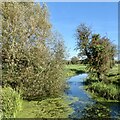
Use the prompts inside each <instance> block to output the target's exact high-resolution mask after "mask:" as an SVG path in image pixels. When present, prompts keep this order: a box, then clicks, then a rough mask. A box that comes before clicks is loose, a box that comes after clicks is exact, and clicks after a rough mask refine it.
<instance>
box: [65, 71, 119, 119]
mask: <svg viewBox="0 0 120 120" xmlns="http://www.w3.org/2000/svg"><path fill="white" fill-rule="evenodd" d="M86 77H87V74H86V73H84V74H80V75H77V76H73V77H71V78H69V79H68V80H67V83H68V85H69V89H67V90H66V91H65V94H66V95H67V96H68V97H69V99H70V100H71V99H72V98H74V97H77V98H78V100H77V101H75V102H73V103H72V104H71V107H72V108H73V109H74V112H73V113H72V114H71V115H70V116H69V117H70V118H78V119H86V118H89V119H90V118H91V119H92V118H95V119H96V118H101V117H102V118H103V119H104V118H105V119H106V118H108V119H114V118H115V119H119V118H120V102H99V103H98V102H97V101H95V100H94V99H92V97H91V96H90V95H89V94H88V93H87V92H86V90H85V89H84V79H85V78H86Z"/></svg>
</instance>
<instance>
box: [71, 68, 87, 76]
mask: <svg viewBox="0 0 120 120" xmlns="http://www.w3.org/2000/svg"><path fill="white" fill-rule="evenodd" d="M70 70H71V71H74V72H75V73H76V74H77V75H78V74H82V73H85V71H84V70H77V69H70Z"/></svg>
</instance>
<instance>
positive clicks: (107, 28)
mask: <svg viewBox="0 0 120 120" xmlns="http://www.w3.org/2000/svg"><path fill="white" fill-rule="evenodd" d="M47 6H48V9H49V12H50V21H51V23H52V25H53V28H54V29H56V30H57V31H58V32H59V33H60V34H61V35H62V36H63V39H64V41H65V46H66V47H67V50H68V51H69V59H70V58H71V57H73V56H77V54H78V51H76V50H74V49H75V47H76V38H75V31H76V28H77V26H78V25H80V24H81V23H85V24H87V25H88V26H91V27H92V31H93V33H99V34H100V35H101V36H107V37H108V38H109V39H110V40H111V41H112V42H113V43H114V44H116V45H117V44H118V3H117V2H47Z"/></svg>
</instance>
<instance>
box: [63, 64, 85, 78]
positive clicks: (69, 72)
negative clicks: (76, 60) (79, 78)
mask: <svg viewBox="0 0 120 120" xmlns="http://www.w3.org/2000/svg"><path fill="white" fill-rule="evenodd" d="M85 72H87V71H86V66H85V65H83V64H76V65H72V64H70V65H66V66H65V73H66V77H71V76H74V75H78V74H81V73H85Z"/></svg>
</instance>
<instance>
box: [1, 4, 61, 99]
mask: <svg viewBox="0 0 120 120" xmlns="http://www.w3.org/2000/svg"><path fill="white" fill-rule="evenodd" d="M51 27H52V25H51V23H50V22H49V11H48V9H47V6H46V4H43V5H42V6H41V5H40V4H39V3H33V2H30V3H29V2H28V3H24V2H15V3H14V2H4V3H2V70H3V86H5V85H6V86H8V85H10V86H11V87H12V88H13V89H20V90H22V93H23V96H24V98H27V99H34V98H38V97H47V96H49V95H51V94H52V95H53V96H54V95H55V92H52V91H51V87H50V86H52V89H53V91H55V90H56V89H58V88H59V89H58V90H57V91H59V92H61V90H60V89H61V87H58V88H57V87H55V86H56V84H57V85H59V81H60V80H59V72H57V73H54V74H55V76H53V77H52V79H53V80H54V81H56V83H55V82H52V81H53V80H52V79H49V78H50V75H52V74H51V73H52V70H51V69H52V67H54V66H51V64H52V63H53V60H54V61H55V60H56V57H52V58H51V56H52V52H51V51H52V50H51V49H53V47H50V46H48V45H47V43H48V41H49V38H50V36H51V34H52V33H51ZM49 42H50V41H49ZM57 43H58V42H56V43H54V45H57ZM57 46H58V45H57ZM56 49H58V48H56ZM58 51H59V53H60V52H61V51H60V50H59V49H58ZM54 54H57V52H56V51H54ZM54 56H55V55H54ZM52 59H53V60H52ZM59 61H60V59H59ZM57 65H58V66H59V64H58V62H57V63H56V66H57ZM58 68H60V67H58ZM60 69H61V68H60ZM54 71H56V70H55V69H54ZM53 86H54V87H53Z"/></svg>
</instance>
